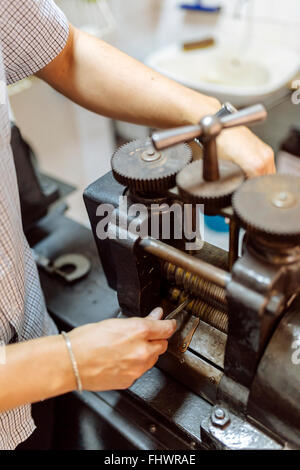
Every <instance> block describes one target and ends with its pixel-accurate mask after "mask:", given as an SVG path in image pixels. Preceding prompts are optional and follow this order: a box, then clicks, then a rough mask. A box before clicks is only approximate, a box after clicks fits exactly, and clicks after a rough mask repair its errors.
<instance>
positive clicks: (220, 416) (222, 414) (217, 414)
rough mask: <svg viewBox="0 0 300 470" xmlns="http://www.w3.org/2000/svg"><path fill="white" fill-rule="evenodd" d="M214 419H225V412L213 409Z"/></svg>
mask: <svg viewBox="0 0 300 470" xmlns="http://www.w3.org/2000/svg"><path fill="white" fill-rule="evenodd" d="M215 417H216V418H217V419H224V418H225V411H224V410H222V408H216V409H215Z"/></svg>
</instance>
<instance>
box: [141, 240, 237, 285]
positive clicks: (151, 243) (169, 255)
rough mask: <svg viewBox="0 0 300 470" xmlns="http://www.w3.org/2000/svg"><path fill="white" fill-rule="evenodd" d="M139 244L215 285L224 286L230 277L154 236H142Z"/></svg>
mask: <svg viewBox="0 0 300 470" xmlns="http://www.w3.org/2000/svg"><path fill="white" fill-rule="evenodd" d="M139 246H141V247H142V248H143V249H144V250H145V251H146V252H147V253H151V254H152V255H154V256H157V257H158V258H160V259H164V260H165V261H169V262H170V263H173V264H176V265H177V266H180V267H181V268H183V269H187V270H188V271H190V272H192V273H193V274H197V275H198V276H201V277H203V278H204V279H206V280H207V281H211V282H213V283H214V284H216V285H217V286H220V287H226V285H227V284H228V282H229V281H230V279H231V275H230V274H229V273H228V272H227V271H224V270H223V269H220V268H217V267H216V266H213V265H212V264H209V263H206V262H205V261H202V260H200V259H198V258H195V257H194V256H191V255H187V254H186V253H183V252H182V251H180V250H178V249H177V248H174V247H172V246H170V245H167V244H166V243H163V242H161V241H159V240H155V239H154V238H151V237H148V238H143V239H142V240H141V241H140V244H139Z"/></svg>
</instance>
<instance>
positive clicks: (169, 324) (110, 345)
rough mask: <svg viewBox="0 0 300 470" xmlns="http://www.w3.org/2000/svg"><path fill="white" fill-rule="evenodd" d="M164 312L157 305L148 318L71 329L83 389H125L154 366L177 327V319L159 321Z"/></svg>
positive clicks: (114, 320) (114, 321) (107, 322)
mask: <svg viewBox="0 0 300 470" xmlns="http://www.w3.org/2000/svg"><path fill="white" fill-rule="evenodd" d="M162 314H163V311H162V309H161V308H156V309H154V310H153V311H152V312H151V313H150V315H148V317H146V318H127V319H111V320H104V321H101V322H99V323H93V324H88V325H84V326H81V327H79V328H76V329H74V330H73V331H71V332H70V333H69V337H70V340H71V344H72V349H73V352H74V356H75V358H76V361H77V364H78V369H79V374H80V377H81V381H82V385H83V388H84V389H86V390H91V391H100V390H117V389H125V388H128V387H130V386H131V385H132V384H133V382H134V381H135V380H136V379H138V378H139V377H140V376H141V375H143V374H144V373H145V372H146V371H147V370H148V369H151V368H152V367H153V366H154V364H155V363H156V361H157V359H158V357H159V356H160V355H161V354H163V353H164V352H165V351H166V350H167V347H168V342H167V340H168V338H170V337H171V336H172V334H173V333H174V332H175V330H176V321H175V320H160V319H161V317H162Z"/></svg>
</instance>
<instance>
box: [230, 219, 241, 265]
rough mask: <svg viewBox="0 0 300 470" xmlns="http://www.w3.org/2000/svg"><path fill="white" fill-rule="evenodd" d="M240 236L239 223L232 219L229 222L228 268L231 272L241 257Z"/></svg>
mask: <svg viewBox="0 0 300 470" xmlns="http://www.w3.org/2000/svg"><path fill="white" fill-rule="evenodd" d="M239 234H240V227H239V225H238V223H237V221H236V220H235V219H234V218H232V219H230V222H229V252H228V267H229V271H231V270H232V267H233V265H234V263H235V262H236V260H237V259H238V257H239Z"/></svg>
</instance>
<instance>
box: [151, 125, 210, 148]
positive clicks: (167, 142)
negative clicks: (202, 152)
mask: <svg viewBox="0 0 300 470" xmlns="http://www.w3.org/2000/svg"><path fill="white" fill-rule="evenodd" d="M201 133H202V127H201V125H200V124H196V125H194V126H193V125H192V126H185V127H176V128H173V129H167V130H165V131H159V132H154V133H153V134H152V136H151V139H152V143H153V146H154V148H155V149H156V150H164V149H166V148H168V147H172V145H177V144H180V143H182V142H188V141H190V140H193V139H195V138H196V137H200V136H201Z"/></svg>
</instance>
